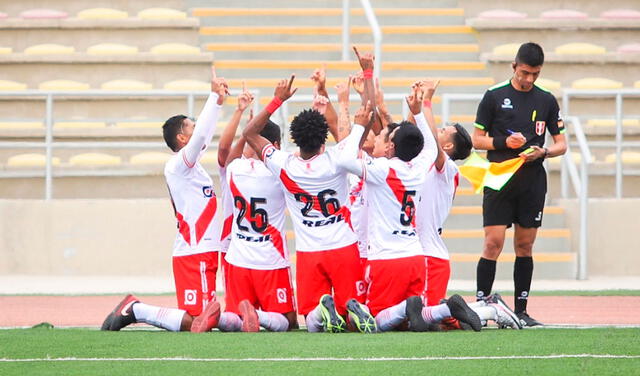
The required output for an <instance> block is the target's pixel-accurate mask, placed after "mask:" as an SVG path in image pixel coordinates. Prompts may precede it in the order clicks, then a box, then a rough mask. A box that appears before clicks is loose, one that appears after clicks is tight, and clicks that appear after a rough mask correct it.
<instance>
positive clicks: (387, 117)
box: [371, 78, 393, 135]
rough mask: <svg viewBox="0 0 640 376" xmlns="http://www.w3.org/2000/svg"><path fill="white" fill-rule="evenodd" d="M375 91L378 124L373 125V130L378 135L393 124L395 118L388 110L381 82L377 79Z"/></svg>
mask: <svg viewBox="0 0 640 376" xmlns="http://www.w3.org/2000/svg"><path fill="white" fill-rule="evenodd" d="M375 91H376V118H375V119H376V122H375V123H374V124H373V128H371V130H372V131H373V133H375V134H376V135H377V134H379V133H380V131H381V130H382V129H383V128H385V127H386V126H387V125H389V123H393V118H392V117H391V114H390V113H389V111H388V110H387V104H386V103H385V102H384V92H383V91H382V89H381V88H380V80H379V79H377V78H376V79H375Z"/></svg>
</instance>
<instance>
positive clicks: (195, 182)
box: [164, 93, 221, 256]
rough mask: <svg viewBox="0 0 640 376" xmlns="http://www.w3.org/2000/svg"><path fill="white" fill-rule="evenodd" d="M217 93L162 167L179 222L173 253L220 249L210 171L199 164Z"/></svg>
mask: <svg viewBox="0 0 640 376" xmlns="http://www.w3.org/2000/svg"><path fill="white" fill-rule="evenodd" d="M217 100H218V95H217V94H216V93H211V94H210V95H209V98H208V99H207V102H206V103H205V105H204V108H203V109H202V112H201V113H200V116H199V117H198V121H197V123H196V125H195V128H194V130H193V134H192V135H191V138H190V140H189V142H188V143H187V144H186V145H185V146H184V147H183V148H182V149H180V151H178V152H177V153H176V154H175V155H174V156H173V157H171V159H169V161H168V162H167V164H166V165H165V167H164V176H165V179H166V182H167V187H168V188H169V194H170V196H171V202H172V204H173V208H174V211H175V216H176V219H177V221H178V234H176V239H175V241H174V243H173V255H174V256H188V255H193V254H197V253H203V252H217V251H220V233H219V230H218V227H219V226H218V223H217V220H216V218H215V214H216V209H217V204H218V203H217V199H216V194H215V192H214V191H213V182H212V180H211V177H210V176H209V174H208V173H207V172H206V171H205V169H204V168H203V167H202V165H200V158H201V157H202V155H203V154H204V153H205V151H206V150H207V147H208V146H209V143H210V142H211V138H212V137H213V133H214V131H215V129H216V123H217V119H218V111H219V109H220V107H221V106H220V105H218V104H217Z"/></svg>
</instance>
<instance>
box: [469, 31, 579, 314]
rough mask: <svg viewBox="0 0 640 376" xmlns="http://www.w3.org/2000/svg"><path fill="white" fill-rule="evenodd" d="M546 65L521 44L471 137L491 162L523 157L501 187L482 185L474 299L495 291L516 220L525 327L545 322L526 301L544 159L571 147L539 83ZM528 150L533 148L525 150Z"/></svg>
mask: <svg viewBox="0 0 640 376" xmlns="http://www.w3.org/2000/svg"><path fill="white" fill-rule="evenodd" d="M543 63H544V52H543V51H542V48H541V47H540V46H539V45H537V44H535V43H525V44H523V45H521V46H520V48H519V49H518V53H517V55H516V57H515V61H514V62H513V63H512V68H513V77H511V79H510V80H507V81H504V82H502V83H500V84H497V85H495V86H493V87H491V88H489V90H487V92H486V93H485V94H484V97H483V98H482V101H481V102H480V104H479V105H478V111H477V115H476V121H475V127H476V129H475V130H474V132H473V136H472V139H473V146H474V147H475V148H476V149H482V150H488V152H487V157H488V159H489V161H491V162H502V161H505V160H507V159H512V158H516V157H518V156H520V157H522V158H524V159H525V164H524V165H522V167H521V168H520V169H519V170H518V171H517V172H516V173H515V174H514V176H513V177H512V178H511V180H510V181H509V182H508V183H507V184H506V185H505V186H504V187H503V188H502V189H501V190H499V191H495V190H493V189H490V188H485V189H484V198H483V202H482V216H483V226H484V235H485V237H484V249H483V251H482V257H481V258H480V260H479V261H478V267H477V276H476V278H477V293H476V298H477V299H483V298H484V297H486V296H488V295H489V294H490V293H491V288H492V286H493V281H494V279H495V273H496V261H497V260H498V257H499V256H500V253H501V252H502V247H503V246H504V238H505V231H506V229H507V227H511V225H512V224H515V231H514V239H513V243H514V249H515V253H516V260H515V264H514V268H513V281H514V290H515V293H514V299H515V307H514V308H515V309H514V311H515V312H516V314H517V315H518V317H520V321H521V323H522V324H523V325H524V326H536V325H541V323H540V322H539V321H537V320H535V319H534V318H532V317H531V316H529V314H527V300H528V298H529V292H530V288H531V279H532V277H533V258H532V249H533V243H534V241H535V239H536V234H537V231H538V228H539V227H540V226H541V225H542V212H543V210H544V201H545V195H546V193H547V176H546V171H545V169H544V166H543V164H542V162H543V161H544V159H546V158H550V157H556V156H559V155H562V154H564V153H565V152H566V150H567V145H566V140H565V137H564V124H563V122H562V119H561V117H560V110H559V107H558V102H557V101H556V99H555V97H554V96H553V94H551V93H550V92H549V91H547V90H546V89H544V88H542V87H540V86H538V85H536V84H535V81H536V79H537V78H538V76H539V75H540V71H541V69H542V64H543ZM547 130H548V131H549V133H551V138H552V139H553V145H551V146H549V147H548V148H547V147H544V143H545V136H546V132H547ZM528 148H531V149H533V152H530V153H524V151H525V150H527V149H528Z"/></svg>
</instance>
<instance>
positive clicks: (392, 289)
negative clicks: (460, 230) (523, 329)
mask: <svg viewBox="0 0 640 376" xmlns="http://www.w3.org/2000/svg"><path fill="white" fill-rule="evenodd" d="M407 103H408V104H409V108H410V109H411V111H412V113H413V114H414V117H415V119H416V123H417V124H418V126H417V127H416V126H414V125H413V124H412V123H409V122H406V121H405V122H402V123H400V124H397V126H395V127H393V128H394V129H393V131H392V132H391V133H390V134H387V135H386V136H385V137H386V138H387V139H388V140H390V142H389V143H388V145H386V147H385V150H386V158H384V157H382V158H374V159H369V158H367V159H366V160H363V159H358V158H357V154H358V147H359V144H360V143H361V142H362V140H363V139H365V138H366V133H367V132H368V131H369V129H370V128H371V125H372V121H371V114H372V113H371V111H372V108H371V105H370V103H368V104H367V107H366V108H361V109H360V111H359V112H358V113H357V114H356V116H355V119H354V123H355V125H354V126H353V127H352V130H351V133H350V135H349V137H347V138H346V139H345V144H344V147H343V151H342V153H341V155H340V165H341V166H343V167H344V168H345V169H348V170H349V171H350V172H352V173H354V174H356V175H358V176H361V177H362V178H363V179H364V181H365V185H366V186H367V194H368V205H369V216H370V217H371V218H372V219H374V220H372V221H370V222H369V233H368V235H369V237H368V241H369V252H368V261H367V282H368V283H369V290H368V294H367V304H366V305H367V307H368V308H369V310H370V311H371V314H372V315H374V316H375V318H376V322H377V327H378V329H379V330H380V331H387V330H393V329H395V328H396V327H398V326H399V325H400V324H401V323H402V322H404V321H405V320H406V319H407V318H409V320H410V328H411V330H415V331H423V330H426V328H427V327H428V326H427V324H428V323H436V322H439V321H440V320H442V319H444V318H447V317H451V316H453V317H455V318H457V319H459V320H460V321H463V322H465V323H468V324H469V325H471V326H472V327H473V329H474V330H480V327H481V323H480V318H479V317H478V316H477V315H476V314H475V312H473V311H472V310H471V309H470V308H469V307H468V306H467V304H466V303H465V302H464V300H463V299H462V297H460V296H459V295H454V296H452V297H451V298H450V299H449V300H448V301H447V303H446V304H440V305H438V306H435V307H423V306H422V301H421V298H420V297H419V295H421V294H422V293H423V291H424V288H425V274H426V266H425V256H424V255H423V251H422V246H421V244H420V241H419V240H418V236H417V232H416V228H415V214H416V203H417V201H418V200H419V199H420V197H421V194H422V189H423V187H424V180H425V174H424V171H427V169H428V168H429V166H430V165H431V164H432V163H433V161H432V160H431V159H430V158H428V155H429V153H427V151H426V149H425V148H424V146H425V143H424V138H425V136H429V137H433V136H432V135H431V133H430V130H429V129H428V126H427V124H426V120H425V119H424V115H423V114H422V110H421V106H422V90H421V89H420V87H419V86H414V88H413V93H412V94H411V95H410V96H409V97H408V98H407ZM360 124H366V126H365V127H363V126H361V125H360ZM428 198H429V197H424V198H423V199H428ZM416 299H417V300H416ZM416 303H417V304H418V305H416ZM355 304H357V303H355Z"/></svg>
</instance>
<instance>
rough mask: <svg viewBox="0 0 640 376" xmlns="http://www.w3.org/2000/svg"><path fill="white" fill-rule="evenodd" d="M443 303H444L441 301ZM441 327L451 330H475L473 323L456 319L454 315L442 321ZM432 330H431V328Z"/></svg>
mask: <svg viewBox="0 0 640 376" xmlns="http://www.w3.org/2000/svg"><path fill="white" fill-rule="evenodd" d="M440 304H443V303H440ZM439 329H440V330H441V331H443V330H444V331H449V330H473V329H472V328H471V325H469V324H467V323H464V322H462V321H459V320H456V319H454V318H453V317H447V318H445V319H443V320H442V321H440V323H439ZM429 331H431V330H429Z"/></svg>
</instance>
